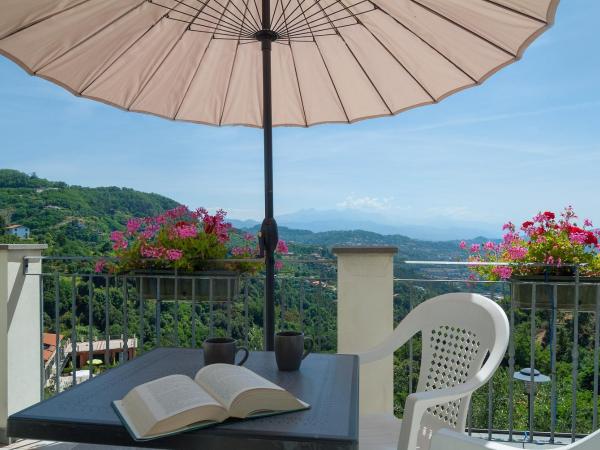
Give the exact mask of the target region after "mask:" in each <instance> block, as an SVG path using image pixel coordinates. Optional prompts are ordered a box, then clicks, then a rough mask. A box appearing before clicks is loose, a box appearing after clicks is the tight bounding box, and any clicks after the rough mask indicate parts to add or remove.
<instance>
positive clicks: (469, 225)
mask: <svg viewBox="0 0 600 450" xmlns="http://www.w3.org/2000/svg"><path fill="white" fill-rule="evenodd" d="M276 219H277V223H278V224H279V225H280V226H284V227H288V228H294V229H301V230H309V231H312V232H315V233H321V232H324V231H354V230H364V231H370V232H373V233H378V234H381V235H402V236H408V237H410V238H412V239H420V240H426V241H448V240H460V239H467V240H469V239H475V238H477V237H479V236H486V237H489V238H498V237H499V236H500V233H499V231H498V230H499V229H500V228H499V227H497V226H495V225H490V224H487V223H474V222H460V221H456V220H449V219H447V218H436V219H432V220H431V222H432V223H439V224H440V225H428V224H403V223H396V222H392V221H391V220H390V219H388V218H386V217H384V216H383V215H379V214H373V213H365V212H361V211H354V210H317V209H307V210H301V211H298V212H295V213H291V214H282V215H278V216H277V217H276ZM230 221H231V223H233V225H234V226H235V227H238V228H248V229H249V228H254V227H256V226H257V225H260V222H258V221H255V220H235V219H230Z"/></svg>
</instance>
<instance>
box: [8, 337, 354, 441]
mask: <svg viewBox="0 0 600 450" xmlns="http://www.w3.org/2000/svg"><path fill="white" fill-rule="evenodd" d="M202 366H203V357H202V350H200V349H186V348H158V349H155V350H152V351H150V352H148V353H145V354H143V355H142V356H139V357H137V358H135V359H134V360H132V361H129V362H127V363H124V364H122V365H121V366H119V367H117V368H115V369H111V370H109V371H107V372H105V373H103V374H102V375H99V376H97V377H94V378H93V379H92V380H90V381H86V382H84V383H82V384H80V385H78V386H76V387H73V388H71V389H69V390H67V391H65V392H63V393H61V394H58V395H56V396H54V397H52V398H50V399H48V400H45V401H42V402H41V403H38V404H36V405H33V406H31V407H29V408H27V409H24V410H23V411H20V412H18V413H16V414H13V415H12V416H10V417H9V419H8V434H9V436H11V437H16V438H30V439H43V440H52V441H65V442H85V443H92V444H104V445H121V446H135V447H151V448H172V449H184V448H186V449H190V448H202V449H212V448H215V449H216V448H219V449H222V450H227V449H229V448H231V449H237V448H244V449H245V450H246V449H247V450H252V449H261V450H267V449H269V448H273V449H275V448H278V449H280V448H283V447H284V445H283V444H282V443H286V444H285V445H286V446H285V448H286V449H287V448H294V447H297V448H307V447H306V443H310V444H311V447H310V448H311V449H313V448H314V449H337V450H341V449H357V448H358V373H359V362H358V358H357V357H356V356H354V355H331V354H318V353H313V354H310V355H309V356H308V357H307V358H306V359H305V360H304V361H303V362H302V367H301V368H300V370H299V371H296V372H280V371H279V370H277V366H276V363H275V355H274V353H273V352H251V353H250V357H249V358H248V361H247V362H246V364H245V367H247V368H249V369H251V370H253V371H255V372H256V373H258V374H259V375H261V376H263V377H265V378H267V379H269V380H271V381H272V382H274V383H275V384H278V385H279V386H281V387H283V388H284V389H287V390H288V391H290V392H291V393H292V394H294V395H295V396H297V397H298V398H300V399H301V400H303V401H305V402H307V403H309V404H310V405H311V409H308V410H306V411H299V412H294V413H289V414H283V415H278V416H271V417H264V418H257V419H251V420H245V421H240V420H234V419H230V420H228V421H227V422H225V423H223V424H220V425H217V426H215V427H209V428H205V429H202V430H195V431H190V432H187V433H182V434H179V435H176V436H170V437H166V438H162V439H157V440H153V441H148V442H135V441H134V440H133V439H131V437H130V436H129V434H128V432H127V431H126V429H125V428H124V427H123V425H122V424H121V422H120V420H119V418H118V417H117V416H116V414H115V412H114V411H113V409H112V407H111V402H112V401H113V400H118V399H121V398H123V397H124V396H125V395H126V394H127V392H129V390H131V389H132V388H133V387H135V386H137V385H139V384H142V383H145V382H147V381H150V380H154V379H156V378H160V377H164V376H167V375H172V374H176V373H178V374H184V375H188V376H190V377H193V376H194V375H195V373H196V372H197V371H198V370H199V369H200V368H201V367H202ZM242 443H243V447H240V445H242Z"/></svg>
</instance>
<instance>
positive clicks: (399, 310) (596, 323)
mask: <svg viewBox="0 0 600 450" xmlns="http://www.w3.org/2000/svg"><path fill="white" fill-rule="evenodd" d="M470 265H473V264H472V263H461V262H456V263H455V262H433V261H407V262H405V263H402V264H398V265H397V266H396V271H397V273H400V275H398V276H397V277H396V278H395V288H394V292H395V297H396V299H395V311H396V320H397V321H400V320H401V319H402V318H403V317H404V316H405V315H406V314H407V313H408V312H409V311H410V310H411V309H412V308H414V307H415V306H416V305H418V304H419V303H420V302H422V301H425V300H426V299H428V298H430V297H432V296H434V295H439V294H441V293H445V292H474V293H480V294H482V295H486V296H487V297H489V298H492V299H494V300H496V301H497V302H498V303H499V304H500V305H501V306H502V307H503V308H504V310H505V312H506V314H507V316H508V318H509V323H510V331H511V338H510V343H509V348H508V350H507V354H506V357H505V361H504V362H503V364H502V366H501V367H500V369H499V370H498V372H497V373H496V375H495V376H494V378H493V379H492V380H491V381H490V382H489V383H488V385H487V392H483V391H481V390H480V391H479V392H477V393H476V394H475V395H474V396H473V398H472V402H471V409H470V411H469V416H468V431H469V434H471V433H484V434H486V435H487V437H488V439H492V436H493V435H499V434H500V435H505V438H506V440H508V441H512V442H515V441H519V442H521V441H522V440H523V439H525V440H526V441H528V442H534V441H539V440H542V441H544V442H547V443H551V444H552V443H556V444H558V443H565V442H567V441H569V442H572V441H574V440H575V439H577V438H579V437H582V436H584V435H586V434H588V433H590V432H591V431H594V430H596V429H598V407H599V403H598V395H599V365H600V281H598V280H592V281H588V280H587V279H585V278H580V277H579V276H578V275H577V274H578V270H577V268H574V269H575V270H574V272H575V274H576V275H575V276H574V277H573V278H572V280H569V281H561V280H557V279H552V278H551V277H546V279H544V278H543V277H541V279H537V280H527V279H519V280H511V281H478V280H471V279H469V278H468V273H469V272H468V270H467V269H468V266H470ZM406 273H408V274H410V276H406ZM415 274H416V275H415ZM525 338H526V340H525ZM419 344H420V343H419V342H414V340H411V342H409V344H408V349H406V350H405V351H404V352H402V354H401V355H400V358H404V359H406V360H407V361H408V363H406V364H404V365H403V366H402V370H403V371H404V373H405V374H406V377H407V380H408V382H407V383H397V386H396V399H397V400H399V401H397V403H396V406H397V412H398V413H400V412H401V407H402V405H403V403H404V402H403V399H404V398H405V397H406V396H407V395H408V393H410V392H414V388H415V387H416V380H417V379H418V362H419V361H418V360H419V357H418V352H419V348H417V347H418V346H419ZM581 355H584V358H583V359H582V358H581ZM582 362H585V366H582ZM525 367H529V368H533V369H541V371H542V372H544V371H546V374H547V375H548V377H549V382H548V383H546V384H543V385H542V384H540V385H537V395H536V389H530V390H529V391H527V389H526V388H527V386H526V384H525V383H523V382H522V381H518V380H515V379H514V375H515V373H517V372H519V370H521V369H523V368H525ZM396 370H398V366H397V367H396ZM582 371H584V372H582ZM532 375H533V371H532ZM530 381H533V379H532V380H530ZM534 386H535V385H534ZM496 391H497V392H496ZM528 403H529V404H530V405H531V408H529V407H528V406H527V404H528ZM536 411H537V413H536Z"/></svg>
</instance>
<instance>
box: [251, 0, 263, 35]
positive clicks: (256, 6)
mask: <svg viewBox="0 0 600 450" xmlns="http://www.w3.org/2000/svg"><path fill="white" fill-rule="evenodd" d="M252 3H254V8H255V9H256V17H258V18H259V19H262V17H261V14H260V11H259V10H258V4H257V3H256V0H252ZM259 22H260V23H261V26H260V28H259V29H261V30H262V20H259Z"/></svg>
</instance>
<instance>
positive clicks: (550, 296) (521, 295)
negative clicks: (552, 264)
mask: <svg viewBox="0 0 600 450" xmlns="http://www.w3.org/2000/svg"><path fill="white" fill-rule="evenodd" d="M532 282H533V283H537V284H532ZM511 283H512V288H513V297H514V302H515V306H517V307H518V308H523V309H531V301H532V300H531V299H532V296H533V289H535V296H536V298H535V307H536V309H552V306H553V301H554V286H555V285H556V287H557V291H556V292H557V297H556V305H557V309H562V310H574V309H575V285H576V283H575V277H573V276H550V277H548V278H546V277H544V276H543V275H539V276H527V277H513V278H512V279H511ZM533 286H535V288H534V287H533ZM599 296H600V278H587V277H580V278H579V301H578V307H579V310H580V311H586V312H594V311H596V301H600V297H599ZM597 299H598V300H597Z"/></svg>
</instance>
